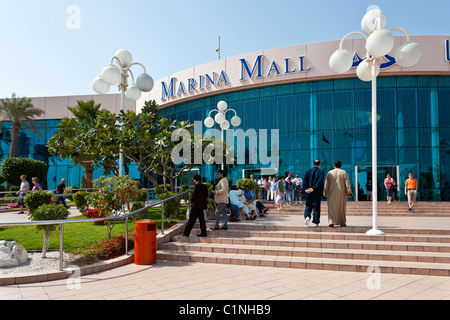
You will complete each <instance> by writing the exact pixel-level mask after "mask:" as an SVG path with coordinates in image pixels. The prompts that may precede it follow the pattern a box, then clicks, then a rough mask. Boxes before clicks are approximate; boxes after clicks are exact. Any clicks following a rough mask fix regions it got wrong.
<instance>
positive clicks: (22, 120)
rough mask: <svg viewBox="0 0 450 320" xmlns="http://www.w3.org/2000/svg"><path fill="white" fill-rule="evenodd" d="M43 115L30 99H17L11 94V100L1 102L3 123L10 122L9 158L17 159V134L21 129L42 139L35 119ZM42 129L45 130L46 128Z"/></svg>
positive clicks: (0, 108) (0, 110)
mask: <svg viewBox="0 0 450 320" xmlns="http://www.w3.org/2000/svg"><path fill="white" fill-rule="evenodd" d="M44 113H45V112H44V111H43V110H41V109H38V108H35V107H34V106H33V104H32V103H31V99H29V98H25V97H23V98H19V97H17V96H16V94H15V93H13V94H12V98H6V99H5V100H2V102H1V104H0V116H1V117H2V118H3V121H12V126H11V147H10V151H9V157H10V158H15V157H17V152H18V150H19V132H20V130H21V129H22V128H23V127H26V128H28V130H30V131H32V132H34V133H36V134H37V135H38V136H39V138H41V139H42V138H43V137H42V134H41V132H40V130H39V126H38V124H37V122H36V121H35V118H36V117H39V116H41V115H43V114H44ZM43 128H44V129H46V127H43Z"/></svg>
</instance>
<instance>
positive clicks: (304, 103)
mask: <svg viewBox="0 0 450 320" xmlns="http://www.w3.org/2000/svg"><path fill="white" fill-rule="evenodd" d="M221 100H224V101H226V102H227V103H228V106H229V107H230V108H233V109H235V110H236V111H237V113H238V115H239V116H240V117H241V119H242V124H241V125H240V127H239V128H241V129H243V130H244V131H246V130H248V129H255V130H256V131H257V132H259V129H267V130H268V131H269V132H270V130H271V129H279V135H280V140H279V142H280V146H279V149H280V154H279V155H280V163H279V168H278V174H285V173H287V172H290V173H292V174H299V175H300V176H303V174H304V172H305V171H306V170H307V169H308V168H310V167H311V165H312V162H313V160H315V159H319V160H321V161H322V170H323V171H324V172H328V170H330V169H332V167H333V163H334V161H336V160H340V161H342V163H343V169H345V170H346V171H347V172H348V174H349V176H350V179H351V181H352V183H353V184H355V178H356V175H357V170H355V167H359V166H361V167H365V166H371V160H372V155H371V154H372V151H371V143H372V137H371V83H370V82H369V83H367V82H362V81H360V80H358V79H355V78H351V79H335V80H323V81H311V82H297V83H291V84H283V85H274V86H266V87H260V88H254V89H246V90H240V91H235V92H229V93H224V94H217V95H214V96H209V97H205V98H198V99H196V100H191V101H188V102H182V103H179V104H176V105H173V106H169V107H167V108H164V109H161V110H160V112H161V114H162V115H163V116H165V117H168V118H171V119H178V120H186V119H187V120H190V121H191V122H194V121H203V120H204V119H205V118H206V117H207V116H208V115H209V112H210V111H211V110H213V109H216V106H217V103H218V102H219V101H221ZM377 109H378V110H377V111H378V115H379V121H378V164H379V166H380V167H383V166H385V167H386V168H387V167H397V168H398V169H399V172H398V176H399V180H400V181H399V182H400V186H403V182H404V180H405V179H406V178H407V174H408V172H409V171H412V172H413V173H414V176H415V177H416V178H417V179H418V181H419V185H420V188H419V199H420V200H428V201H439V200H447V201H450V195H449V189H448V184H449V183H450V121H449V119H450V76H386V77H379V78H378V108H377ZM231 116H232V115H230V118H231ZM228 120H230V119H228ZM42 122H44V123H45V125H46V126H47V127H48V130H47V131H43V135H44V138H43V139H40V138H39V137H38V136H37V135H36V134H34V133H31V132H29V131H27V130H23V131H21V132H20V137H19V139H20V142H19V154H18V157H29V158H33V159H38V160H42V161H44V162H45V163H47V164H48V166H49V172H48V179H47V186H46V187H47V188H48V189H54V188H56V185H57V183H58V182H59V181H60V180H61V179H62V178H66V179H67V180H68V185H78V184H79V182H80V180H81V177H82V176H83V174H84V172H83V168H81V167H79V166H76V165H74V164H72V163H71V162H70V160H62V159H61V158H59V157H55V156H51V155H50V154H49V153H48V151H47V147H46V143H47V141H48V139H49V138H50V137H51V136H52V135H53V132H55V131H56V130H57V124H58V123H59V120H45V121H42ZM10 127H11V123H4V125H3V129H2V135H1V143H0V147H1V148H0V152H1V155H0V157H1V159H3V158H6V157H8V155H9V147H10V138H9V136H8V132H9V130H10ZM205 129H206V128H205V127H203V130H205ZM269 145H270V144H269ZM247 146H248V144H247ZM247 153H248V151H247ZM247 157H248V154H247ZM258 161H259V159H258ZM246 163H248V161H246ZM265 167H268V165H262V164H260V163H257V164H253V165H238V166H235V167H233V168H229V170H228V176H229V177H231V178H232V179H233V181H237V180H238V179H240V178H242V177H243V170H244V169H255V170H256V169H259V168H265ZM216 170H217V169H215V168H213V167H211V166H208V165H205V166H203V167H202V168H200V173H201V175H202V176H203V177H204V178H205V179H206V181H209V182H212V181H214V178H215V172H216ZM128 172H129V174H130V176H132V177H134V178H139V177H140V175H139V173H138V172H137V170H136V168H135V166H133V165H132V166H130V167H129V168H128ZM247 172H249V171H247ZM102 173H103V172H102V170H101V169H97V170H95V172H94V178H98V177H100V176H101V175H102ZM383 174H384V172H383V171H381V178H384V176H383ZM141 180H142V181H143V182H144V183H143V185H144V186H147V185H146V184H145V181H144V179H143V178H141ZM381 181H382V180H381ZM358 182H359V184H360V185H361V186H362V188H363V189H364V184H365V177H358ZM381 189H383V188H381ZM401 190H402V189H401ZM400 195H402V192H400ZM380 199H383V194H380Z"/></svg>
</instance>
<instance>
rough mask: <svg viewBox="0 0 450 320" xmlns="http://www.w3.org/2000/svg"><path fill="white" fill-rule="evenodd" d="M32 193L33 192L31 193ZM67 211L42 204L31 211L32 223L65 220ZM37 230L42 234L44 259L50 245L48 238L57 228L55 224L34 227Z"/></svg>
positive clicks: (55, 206) (61, 207)
mask: <svg viewBox="0 0 450 320" xmlns="http://www.w3.org/2000/svg"><path fill="white" fill-rule="evenodd" d="M33 193H34V192H33ZM69 214H70V213H69V210H67V208H65V207H64V206H58V205H55V204H44V205H42V206H39V207H38V208H37V209H36V210H33V211H31V220H32V221H44V220H65V219H67V218H68V217H69ZM36 228H37V229H38V230H42V232H43V233H44V244H43V246H42V258H46V257H47V256H46V254H47V250H48V246H49V243H50V236H51V235H52V233H53V231H55V230H56V229H57V228H58V225H57V224H50V225H40V226H36Z"/></svg>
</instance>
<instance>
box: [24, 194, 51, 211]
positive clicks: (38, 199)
mask: <svg viewBox="0 0 450 320" xmlns="http://www.w3.org/2000/svg"><path fill="white" fill-rule="evenodd" d="M52 197H53V195H52V194H51V193H50V192H46V191H33V192H29V193H27V195H26V196H25V197H24V199H23V201H24V202H25V205H26V206H27V208H28V209H30V211H33V210H36V209H37V208H39V207H40V206H42V205H44V204H51V203H52Z"/></svg>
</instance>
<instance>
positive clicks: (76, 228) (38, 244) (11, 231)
mask: <svg viewBox="0 0 450 320" xmlns="http://www.w3.org/2000/svg"><path fill="white" fill-rule="evenodd" d="M186 209H187V206H182V207H181V208H180V217H179V218H178V219H173V220H172V224H169V223H167V220H166V221H164V229H168V228H170V227H171V226H172V225H174V224H176V223H178V222H180V221H182V220H184V219H185V218H186ZM73 219H75V220H77V219H86V221H88V222H83V223H70V224H65V225H64V251H66V252H72V253H82V252H83V250H84V248H86V247H87V246H88V245H89V244H91V243H94V242H96V241H97V240H99V239H104V238H107V237H108V231H107V228H106V226H105V225H94V223H93V222H90V221H89V219H87V218H85V217H84V216H81V217H76V218H73ZM142 219H150V220H154V221H155V222H156V223H157V229H158V233H159V232H160V230H161V209H159V208H155V209H150V210H149V213H148V214H147V215H146V216H145V217H143V218H142ZM166 219H167V218H166ZM128 231H129V232H133V231H134V223H133V221H132V220H131V219H129V222H128ZM118 234H125V221H117V222H116V224H115V226H114V228H113V230H112V236H115V235H118ZM59 235H60V234H59V230H57V231H55V232H54V233H53V234H52V236H51V239H50V247H49V249H59ZM43 239H44V238H43V233H42V231H38V230H36V226H16V227H0V240H7V241H16V242H17V243H19V244H21V245H23V246H24V248H25V249H27V250H42V242H43Z"/></svg>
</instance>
